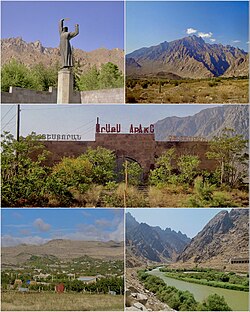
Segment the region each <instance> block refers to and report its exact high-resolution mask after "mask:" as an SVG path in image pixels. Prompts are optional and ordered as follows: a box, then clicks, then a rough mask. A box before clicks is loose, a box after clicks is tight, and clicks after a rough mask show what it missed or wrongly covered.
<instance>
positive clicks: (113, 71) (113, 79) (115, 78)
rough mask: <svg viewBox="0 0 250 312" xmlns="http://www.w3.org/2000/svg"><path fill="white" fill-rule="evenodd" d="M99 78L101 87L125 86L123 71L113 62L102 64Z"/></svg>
mask: <svg viewBox="0 0 250 312" xmlns="http://www.w3.org/2000/svg"><path fill="white" fill-rule="evenodd" d="M98 80H99V87H100V89H106V88H118V87H123V84H124V80H123V75H122V73H121V71H120V70H119V68H118V66H117V65H115V64H113V63H111V62H108V63H106V64H103V65H102V67H101V69H100V74H99V77H98Z"/></svg>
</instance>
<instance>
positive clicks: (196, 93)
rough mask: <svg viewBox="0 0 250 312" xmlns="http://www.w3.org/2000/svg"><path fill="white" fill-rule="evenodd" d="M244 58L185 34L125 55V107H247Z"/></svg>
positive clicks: (236, 50) (229, 48)
mask: <svg viewBox="0 0 250 312" xmlns="http://www.w3.org/2000/svg"><path fill="white" fill-rule="evenodd" d="M248 64H249V56H248V53H247V52H245V51H244V50H242V49H239V48H236V47H233V46H230V45H226V46H224V45H222V44H210V43H207V42H205V41H204V40H203V38H201V37H198V36H196V35H191V36H188V37H184V38H181V39H177V40H173V41H170V42H167V41H164V42H162V43H160V44H158V45H155V46H151V47H143V48H141V49H138V50H135V51H133V52H131V53H129V54H127V55H126V76H127V79H126V103H156V104H161V103H176V104H178V103H200V104H202V103H227V104H230V103H233V104H236V103H241V104H242V103H248V101H249V92H248V86H249V81H248V80H249V72H248Z"/></svg>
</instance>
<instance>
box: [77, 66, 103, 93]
mask: <svg viewBox="0 0 250 312" xmlns="http://www.w3.org/2000/svg"><path fill="white" fill-rule="evenodd" d="M98 77H99V72H98V70H97V68H96V66H93V67H92V68H91V69H89V70H88V71H87V72H86V73H84V74H82V75H80V77H76V86H77V89H78V90H80V91H86V90H96V89H99V81H98Z"/></svg>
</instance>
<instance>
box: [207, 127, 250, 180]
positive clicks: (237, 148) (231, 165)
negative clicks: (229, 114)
mask: <svg viewBox="0 0 250 312" xmlns="http://www.w3.org/2000/svg"><path fill="white" fill-rule="evenodd" d="M247 142H248V141H247V140H244V139H243V136H242V135H234V130H233V129H227V128H225V129H224V130H223V132H222V134H221V136H219V137H214V138H213V140H212V141H211V142H210V151H208V152H207V153H206V155H207V157H208V159H215V160H216V161H217V162H218V164H219V170H220V183H221V184H222V183H225V184H228V185H230V186H236V185H237V184H238V183H239V182H240V181H241V180H242V179H243V178H244V177H245V175H246V170H245V169H246V160H247V159H248V155H247V154H246V153H244V150H245V149H246V148H247Z"/></svg>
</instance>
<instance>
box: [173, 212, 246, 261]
mask: <svg viewBox="0 0 250 312" xmlns="http://www.w3.org/2000/svg"><path fill="white" fill-rule="evenodd" d="M244 257H249V211H248V209H232V210H231V211H230V212H228V211H227V210H223V211H221V212H219V213H218V214H217V215H216V216H215V217H214V218H212V219H211V220H210V221H209V222H208V223H207V225H206V226H205V227H204V228H203V229H202V231H200V232H199V233H198V234H197V235H196V236H195V237H194V238H193V239H192V240H191V242H190V243H189V244H188V245H187V246H186V248H185V249H184V250H183V251H182V253H181V254H180V255H179V256H178V257H177V262H178V261H182V262H185V263H186V262H193V263H210V264H212V263H218V262H221V263H223V262H225V261H226V262H228V260H229V259H230V258H244Z"/></svg>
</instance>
